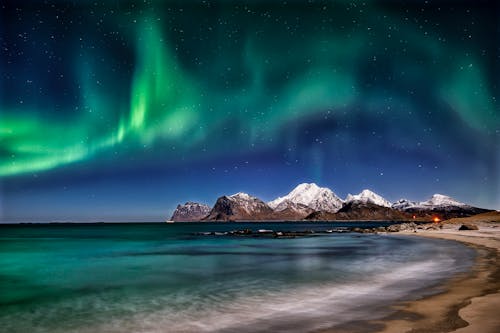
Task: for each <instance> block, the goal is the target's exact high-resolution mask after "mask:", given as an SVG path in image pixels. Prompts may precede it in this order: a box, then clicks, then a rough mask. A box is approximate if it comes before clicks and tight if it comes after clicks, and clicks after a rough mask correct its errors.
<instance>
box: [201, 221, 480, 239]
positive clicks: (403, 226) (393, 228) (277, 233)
mask: <svg viewBox="0 0 500 333" xmlns="http://www.w3.org/2000/svg"><path fill="white" fill-rule="evenodd" d="M469 227H470V228H472V226H469ZM442 228H443V225H442V224H440V223H419V224H417V223H414V222H402V223H394V224H391V225H389V226H379V227H372V228H360V227H336V228H329V229H323V230H301V231H287V230H269V229H257V230H252V229H250V228H246V229H237V230H231V231H225V232H218V231H207V232H196V233H193V235H195V236H234V237H265V238H296V237H311V236H320V235H326V234H332V233H349V232H352V233H362V234H370V233H371V234H377V233H394V232H417V231H425V230H440V229H442ZM462 230H466V229H462ZM467 230H472V229H467Z"/></svg>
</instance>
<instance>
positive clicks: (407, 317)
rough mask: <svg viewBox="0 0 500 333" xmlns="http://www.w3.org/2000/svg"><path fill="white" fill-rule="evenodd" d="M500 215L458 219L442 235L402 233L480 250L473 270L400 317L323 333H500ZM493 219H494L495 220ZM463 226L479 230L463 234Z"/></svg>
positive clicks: (400, 310) (401, 308)
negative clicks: (476, 227)
mask: <svg viewBox="0 0 500 333" xmlns="http://www.w3.org/2000/svg"><path fill="white" fill-rule="evenodd" d="M498 217H500V215H499V214H498V213H497V214H496V216H495V217H494V218H493V220H495V221H496V223H495V222H493V223H492V222H491V221H487V222H484V221H483V220H474V219H473V218H467V219H466V220H465V219H464V220H462V219H454V220H453V221H451V222H450V223H443V227H442V229H441V230H418V232H399V233H398V235H402V234H403V235H405V234H406V235H408V236H409V237H415V236H421V237H430V238H440V239H447V240H454V241H459V242H462V243H464V244H466V245H467V246H470V247H472V248H474V249H475V250H476V251H477V258H476V261H475V264H474V266H473V267H472V269H471V271H469V272H467V273H463V274H460V275H458V276H455V277H454V278H452V279H450V280H449V281H447V282H446V283H445V284H444V285H441V286H438V289H437V291H436V293H435V294H433V295H431V296H428V297H424V298H421V299H418V300H415V301H409V302H404V303H400V304H397V305H395V306H394V307H393V308H394V310H395V312H394V313H393V314H391V315H389V316H388V317H385V318H382V319H380V320H374V321H368V322H367V321H357V322H350V323H347V324H346V325H342V326H338V327H335V328H331V329H327V330H323V331H321V333H405V332H407V333H438V332H440V333H441V332H443V333H444V332H456V333H477V332H481V333H498V332H500V316H498V314H499V313H500V223H498V222H500V221H499V220H498ZM490 220H491V218H490ZM462 222H463V223H473V224H475V225H477V226H478V227H479V230H466V231H459V230H458V228H459V227H460V226H461V225H462Z"/></svg>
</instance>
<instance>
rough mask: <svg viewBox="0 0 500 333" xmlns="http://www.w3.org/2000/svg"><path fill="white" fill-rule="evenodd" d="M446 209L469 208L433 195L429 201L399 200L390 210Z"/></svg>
mask: <svg viewBox="0 0 500 333" xmlns="http://www.w3.org/2000/svg"><path fill="white" fill-rule="evenodd" d="M446 207H460V208H467V207H470V206H469V205H467V204H464V203H462V202H460V201H457V200H455V199H453V198H451V197H449V196H446V195H443V194H434V195H433V196H432V197H431V198H430V199H429V200H426V201H421V202H414V201H409V200H406V199H400V200H398V201H396V202H395V203H393V204H392V208H394V209H397V210H419V209H421V210H432V209H439V208H446Z"/></svg>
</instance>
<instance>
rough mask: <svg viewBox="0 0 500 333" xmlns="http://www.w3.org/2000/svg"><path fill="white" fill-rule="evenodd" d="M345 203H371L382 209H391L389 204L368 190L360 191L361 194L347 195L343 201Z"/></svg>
mask: <svg viewBox="0 0 500 333" xmlns="http://www.w3.org/2000/svg"><path fill="white" fill-rule="evenodd" d="M345 201H346V202H361V203H371V204H375V205H378V206H382V207H391V203H390V202H389V201H387V200H386V199H384V198H383V197H381V196H380V195H378V194H377V193H375V192H372V191H370V190H368V189H365V190H363V191H361V193H359V194H356V195H352V194H348V195H347V198H346V200H345Z"/></svg>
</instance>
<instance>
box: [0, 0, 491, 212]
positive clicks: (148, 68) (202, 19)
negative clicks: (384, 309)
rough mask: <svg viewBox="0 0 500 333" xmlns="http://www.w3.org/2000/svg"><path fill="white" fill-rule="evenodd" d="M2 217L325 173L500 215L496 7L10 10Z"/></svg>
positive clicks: (319, 4) (4, 60)
mask: <svg viewBox="0 0 500 333" xmlns="http://www.w3.org/2000/svg"><path fill="white" fill-rule="evenodd" d="M0 5H1V18H0V34H1V50H0V54H1V60H0V64H1V65H0V72H1V75H2V80H1V86H0V177H1V180H0V218H1V219H2V221H18V220H30V221H31V220H37V219H40V220H68V219H69V220H116V221H119V220H162V219H164V217H165V216H169V214H170V212H171V210H172V209H173V208H174V207H175V205H176V204H177V203H179V202H184V201H187V200H199V201H202V202H206V203H208V204H213V203H214V202H215V199H216V197H217V196H219V195H222V194H230V193H234V192H238V191H246V192H249V193H251V194H254V195H257V196H259V197H261V198H263V199H266V200H268V199H271V198H273V197H275V196H277V195H282V194H284V193H286V192H288V191H289V190H290V189H292V188H293V187H294V186H295V185H296V184H297V183H299V182H303V181H308V182H317V183H318V184H321V185H324V186H328V187H331V188H332V189H334V190H335V191H336V192H337V193H338V194H339V195H341V196H345V195H346V194H347V193H348V192H351V193H352V192H359V191H360V190H361V189H363V188H366V187H368V188H371V189H373V190H374V191H376V192H379V193H380V194H382V195H384V196H386V197H387V198H388V199H390V200H396V199H399V198H400V197H401V196H405V197H407V198H409V199H415V200H420V199H424V198H425V197H427V196H429V195H431V194H433V193H436V192H438V193H446V194H449V195H451V196H454V197H456V198H457V199H459V200H461V201H467V202H470V203H472V204H475V205H478V206H482V207H488V208H497V209H498V208H500V190H499V188H500V186H499V185H500V178H499V170H500V167H499V160H500V156H499V155H500V147H499V142H500V140H499V138H500V121H499V113H500V111H499V110H500V109H499V102H498V98H499V77H500V67H499V63H500V24H499V20H498V18H499V13H500V7H499V5H498V4H497V3H496V2H495V1H458V2H450V1H426V2H423V1H422V2H420V1H409V2H398V1H366V2H349V1H308V2H306V1H285V2H271V1H248V2H244V1H220V2H211V1H200V2H194V1H178V2H172V1H170V2H169V1H144V2H142V1H141V2H132V1H97V2H94V1H45V2H40V1H22V2H17V1H2V2H0Z"/></svg>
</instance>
